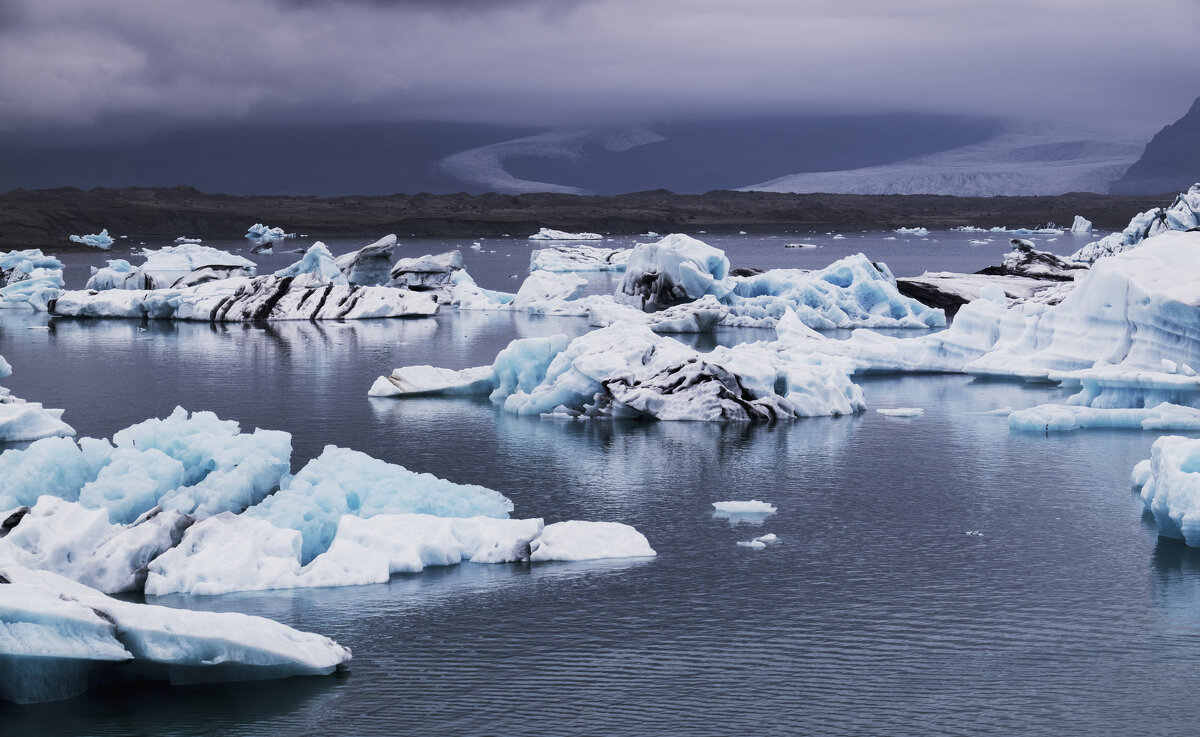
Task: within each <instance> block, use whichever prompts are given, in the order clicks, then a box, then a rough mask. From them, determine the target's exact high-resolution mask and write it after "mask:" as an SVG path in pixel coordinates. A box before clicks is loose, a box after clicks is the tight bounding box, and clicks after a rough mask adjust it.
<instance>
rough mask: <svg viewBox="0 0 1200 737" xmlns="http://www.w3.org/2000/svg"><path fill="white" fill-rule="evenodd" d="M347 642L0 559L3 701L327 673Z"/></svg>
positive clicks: (346, 653) (345, 656) (344, 655)
mask: <svg viewBox="0 0 1200 737" xmlns="http://www.w3.org/2000/svg"><path fill="white" fill-rule="evenodd" d="M350 657H351V653H350V650H348V649H347V648H345V647H342V646H341V645H338V644H337V643H336V642H334V641H333V640H331V639H329V638H327V637H323V636H321V635H315V634H310V633H306V632H300V631H298V630H295V629H292V628H291V627H287V626H285V625H282V624H279V623H278V622H274V621H271V620H269V619H265V618H263V617H253V616H248V615H245V614H239V613H236V612H198V611H190V610H187V609H176V608H171V607H164V606H154V605H149V604H134V603H130V602H126V601H119V600H117V599H113V598H111V597H109V596H106V595H105V594H103V593H101V592H99V591H97V590H95V589H93V588H90V587H88V586H85V585H83V584H80V583H78V582H75V581H72V580H70V579H68V578H64V577H62V576H59V575H56V574H54V573H52V572H49V571H36V570H30V569H27V568H23V567H20V566H15V565H3V566H0V699H4V700H6V701H12V702H16V703H21V704H28V703H36V702H44V701H57V700H61V699H67V698H71V697H73V696H77V695H79V694H81V693H83V692H84V691H86V690H88V689H89V688H93V687H96V686H101V685H108V684H114V683H123V682H127V681H138V680H153V681H165V682H168V683H171V684H194V683H218V682H226V681H249V680H261V679H267V678H287V677H291V676H313V675H328V674H330V673H333V672H334V671H335V670H336V669H337V668H338V667H339V666H341V665H343V664H344V663H346V662H347V661H348V660H350Z"/></svg>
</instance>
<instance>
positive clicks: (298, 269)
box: [275, 241, 350, 287]
mask: <svg viewBox="0 0 1200 737" xmlns="http://www.w3.org/2000/svg"><path fill="white" fill-rule="evenodd" d="M275 276H277V277H279V278H280V279H283V278H290V279H291V280H292V281H291V282H290V284H291V285H293V286H297V287H323V286H326V285H328V284H334V285H338V286H343V285H346V284H349V283H350V282H349V280H347V279H346V275H345V274H343V273H342V270H341V269H339V268H338V266H337V264H336V263H335V262H334V259H333V254H332V253H330V252H329V249H328V248H327V247H326V246H325V244H324V243H322V242H321V241H317V242H316V243H314V244H312V246H310V247H309V249H308V250H307V251H305V253H304V256H303V258H301V259H300V260H299V261H297V262H296V263H294V264H292V265H291V266H287V267H285V268H282V269H280V270H279V271H276V272H275Z"/></svg>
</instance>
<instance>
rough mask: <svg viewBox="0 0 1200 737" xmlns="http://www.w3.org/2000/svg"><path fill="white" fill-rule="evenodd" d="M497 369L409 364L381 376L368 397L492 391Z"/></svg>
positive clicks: (494, 385) (484, 392)
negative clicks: (449, 367)
mask: <svg viewBox="0 0 1200 737" xmlns="http://www.w3.org/2000/svg"><path fill="white" fill-rule="evenodd" d="M496 382H497V378H496V372H495V371H493V370H492V367H491V366H479V367H476V368H469V369H463V370H461V371H454V370H452V369H443V368H437V367H436V366H405V367H404V368H398V369H396V370H395V371H393V372H392V373H391V375H389V376H380V377H379V378H378V379H376V380H375V383H374V384H372V385H371V389H370V391H368V392H367V396H370V397H399V396H411V397H418V396H422V395H438V394H474V395H483V394H491V393H492V391H493V390H494V389H495V388H496Z"/></svg>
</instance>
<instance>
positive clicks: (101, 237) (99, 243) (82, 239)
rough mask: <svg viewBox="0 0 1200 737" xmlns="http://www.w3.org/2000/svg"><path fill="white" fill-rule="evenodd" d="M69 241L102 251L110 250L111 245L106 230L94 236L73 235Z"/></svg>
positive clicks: (111, 242)
mask: <svg viewBox="0 0 1200 737" xmlns="http://www.w3.org/2000/svg"><path fill="white" fill-rule="evenodd" d="M70 240H71V242H72V243H82V244H83V245H85V246H91V247H92V248H99V249H101V250H103V251H107V250H108V249H110V248H112V244H113V239H112V236H110V235H109V234H108V228H105V229H104V230H102V231H100V232H99V233H96V234H94V235H73V236H71V238H70Z"/></svg>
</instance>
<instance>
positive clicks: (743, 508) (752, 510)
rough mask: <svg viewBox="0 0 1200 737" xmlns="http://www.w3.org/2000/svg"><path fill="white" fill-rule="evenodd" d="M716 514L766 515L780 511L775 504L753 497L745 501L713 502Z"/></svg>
mask: <svg viewBox="0 0 1200 737" xmlns="http://www.w3.org/2000/svg"><path fill="white" fill-rule="evenodd" d="M713 509H715V510H716V512H714V514H716V515H719V516H726V517H728V516H732V515H735V514H740V515H758V516H763V517H766V516H768V515H772V514H775V512H777V511H779V510H778V509H776V507H775V505H773V504H769V503H767V502H760V501H758V500H757V499H751V500H750V501H745V502H736V501H735V502H713Z"/></svg>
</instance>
